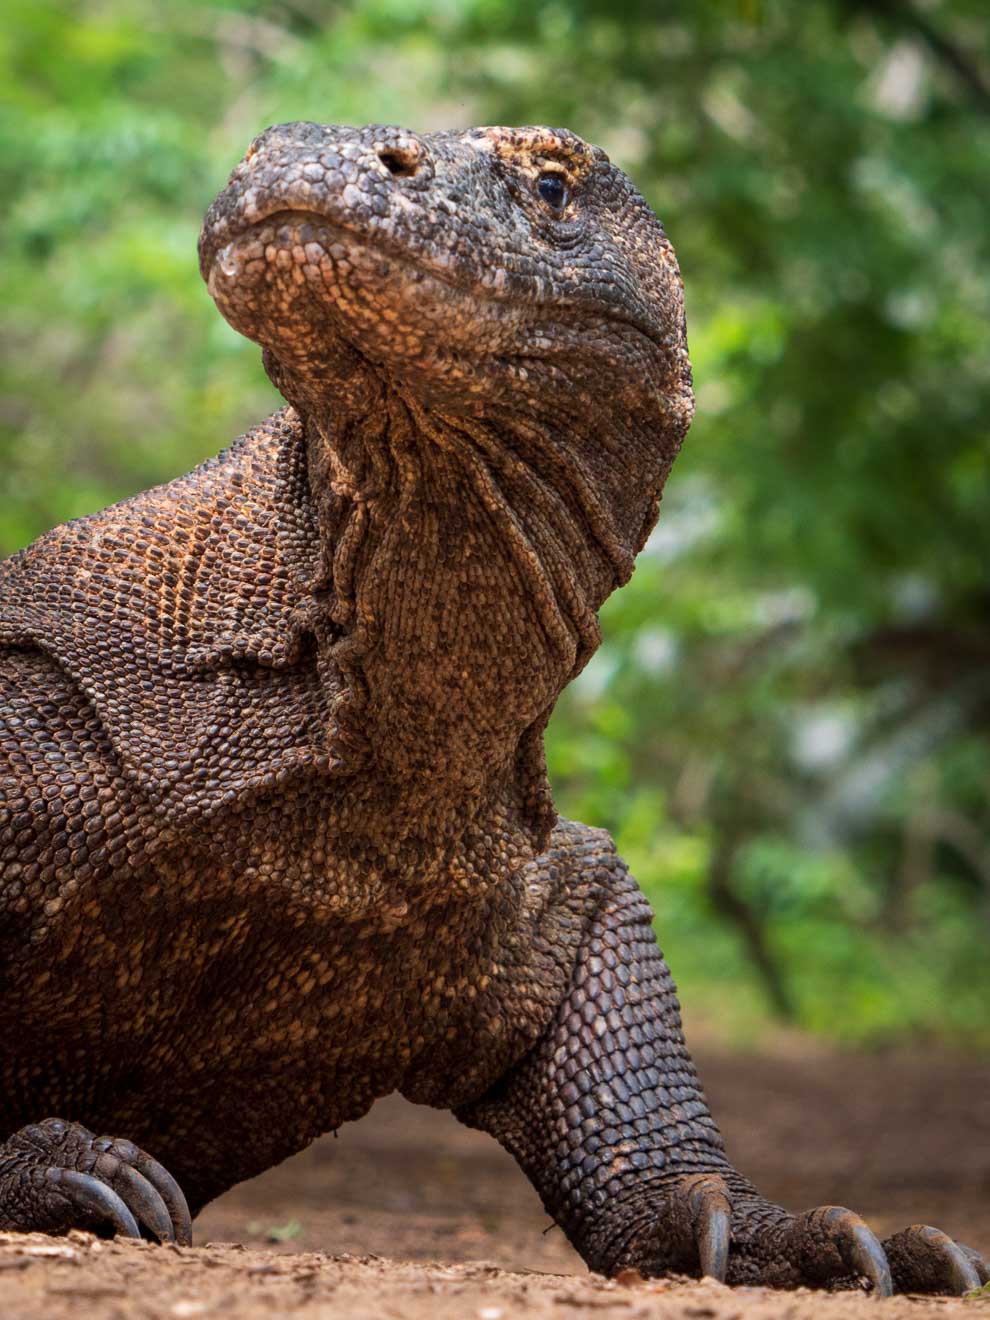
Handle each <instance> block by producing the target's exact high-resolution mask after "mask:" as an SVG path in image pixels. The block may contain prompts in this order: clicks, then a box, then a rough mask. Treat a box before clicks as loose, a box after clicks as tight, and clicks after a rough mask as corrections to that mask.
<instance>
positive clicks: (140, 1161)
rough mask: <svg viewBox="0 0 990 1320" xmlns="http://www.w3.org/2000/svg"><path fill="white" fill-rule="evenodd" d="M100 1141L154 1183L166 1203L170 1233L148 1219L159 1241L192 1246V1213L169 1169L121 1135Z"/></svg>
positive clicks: (148, 1224)
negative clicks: (161, 1230) (163, 1232)
mask: <svg viewBox="0 0 990 1320" xmlns="http://www.w3.org/2000/svg"><path fill="white" fill-rule="evenodd" d="M99 1144H100V1146H101V1148H102V1149H103V1150H106V1151H108V1152H110V1153H112V1154H114V1155H116V1156H117V1157H118V1159H120V1160H122V1161H123V1162H124V1163H125V1164H128V1165H130V1166H131V1168H132V1169H135V1170H136V1171H137V1172H138V1174H140V1175H141V1176H142V1178H143V1180H145V1181H146V1182H147V1183H149V1184H150V1185H151V1188H152V1190H153V1191H154V1193H156V1195H157V1198H158V1199H159V1200H160V1201H161V1202H162V1203H163V1204H164V1207H165V1209H166V1211H167V1214H168V1218H169V1220H170V1226H171V1232H170V1233H167V1234H166V1235H164V1236H163V1234H162V1233H161V1232H159V1230H158V1228H156V1227H155V1226H154V1225H153V1224H151V1223H147V1221H145V1222H146V1223H147V1227H148V1228H150V1229H151V1231H152V1232H153V1233H154V1234H155V1236H156V1237H157V1238H158V1240H159V1241H160V1242H170V1241H173V1240H174V1241H175V1242H177V1243H178V1244H179V1245H180V1246H182V1247H189V1246H192V1216H191V1215H190V1213H189V1206H188V1204H187V1202H186V1198H185V1195H184V1194H183V1191H182V1188H181V1187H180V1186H179V1184H178V1183H177V1182H176V1181H175V1179H174V1178H173V1177H172V1175H171V1174H170V1173H169V1171H168V1170H167V1169H166V1168H164V1167H163V1166H162V1165H161V1164H159V1163H158V1161H157V1160H155V1159H152V1157H151V1156H150V1155H149V1154H148V1153H147V1152H146V1151H143V1150H142V1149H141V1147H140V1146H136V1145H135V1144H134V1142H133V1141H125V1140H122V1139H121V1138H119V1137H118V1138H116V1139H115V1138H111V1137H101V1138H100V1142H99Z"/></svg>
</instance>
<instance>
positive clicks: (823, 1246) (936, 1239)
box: [610, 1173, 990, 1297]
mask: <svg viewBox="0 0 990 1320" xmlns="http://www.w3.org/2000/svg"><path fill="white" fill-rule="evenodd" d="M630 1266H631V1267H633V1268H636V1269H639V1270H641V1271H642V1272H643V1273H644V1274H663V1273H670V1272H686V1273H692V1274H702V1275H709V1276H711V1277H712V1278H716V1279H720V1280H723V1281H725V1282H728V1283H730V1284H763V1285H766V1286H769V1287H776V1288H797V1287H801V1286H810V1287H818V1288H842V1287H853V1286H855V1284H856V1283H857V1281H859V1280H865V1281H866V1282H867V1283H868V1284H869V1285H870V1287H871V1290H872V1291H873V1292H874V1293H875V1294H876V1295H877V1296H882V1297H889V1296H890V1295H891V1294H892V1293H894V1292H902V1293H941V1294H951V1295H959V1294H962V1293H967V1292H970V1291H971V1290H973V1289H974V1288H979V1287H980V1286H981V1285H982V1284H984V1283H987V1282H990V1261H988V1260H987V1259H986V1258H984V1257H983V1256H981V1255H980V1254H979V1252H976V1251H974V1250H973V1249H972V1248H971V1247H966V1246H963V1245H962V1243H959V1242H954V1241H953V1240H952V1238H950V1237H948V1236H947V1235H946V1234H945V1233H942V1232H941V1231H940V1230H939V1229H937V1228H929V1227H928V1226H926V1225H924V1224H914V1225H912V1226H911V1227H910V1228H906V1229H904V1230H903V1231H902V1232H900V1233H895V1234H894V1235H893V1237H889V1238H887V1239H886V1240H885V1241H884V1242H880V1240H879V1239H878V1238H877V1237H876V1236H875V1235H874V1233H873V1232H872V1231H871V1230H870V1229H869V1228H868V1227H867V1225H866V1223H865V1222H864V1221H863V1220H862V1219H861V1218H860V1217H859V1215H857V1214H854V1213H853V1212H852V1211H851V1210H846V1209H844V1208H843V1207H842V1206H835V1205H827V1206H820V1207H819V1208H818V1209H816V1210H809V1211H808V1212H807V1213H806V1214H803V1215H798V1216H796V1217H795V1216H793V1215H788V1214H787V1213H786V1212H785V1211H783V1210H781V1209H780V1207H779V1206H775V1205H772V1204H771V1203H770V1202H768V1201H763V1200H761V1199H760V1198H757V1197H755V1196H754V1195H753V1194H752V1193H749V1192H748V1193H744V1194H743V1195H741V1196H736V1197H733V1195H732V1192H731V1191H730V1188H729V1186H728V1184H727V1183H726V1181H725V1180H724V1179H723V1178H722V1177H720V1176H719V1175H718V1174H714V1173H709V1174H695V1175H693V1176H691V1177H688V1178H685V1179H684V1180H683V1181H682V1182H681V1183H680V1184H679V1185H678V1187H677V1188H676V1189H675V1190H674V1191H673V1192H672V1193H670V1194H669V1196H668V1199H667V1202H666V1204H665V1205H664V1206H663V1208H662V1209H661V1210H660V1211H659V1213H658V1214H654V1215H652V1216H651V1222H650V1223H647V1222H646V1221H645V1220H640V1227H639V1229H638V1231H637V1232H636V1233H635V1235H634V1236H633V1237H632V1238H631V1239H628V1240H627V1244H626V1247H625V1248H624V1250H623V1251H622V1252H621V1256H620V1258H619V1259H617V1260H615V1261H613V1262H611V1268H610V1272H612V1273H614V1272H615V1271H616V1270H618V1269H621V1268H627V1267H630Z"/></svg>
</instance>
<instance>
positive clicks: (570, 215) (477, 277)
mask: <svg viewBox="0 0 990 1320" xmlns="http://www.w3.org/2000/svg"><path fill="white" fill-rule="evenodd" d="M200 263H201V269H202V272H203V277H204V279H205V280H206V281H207V283H208V285H209V289H210V293H211V294H212V296H213V298H214V299H215V300H216V303H217V305H218V307H219V308H220V310H221V312H222V313H223V315H224V316H225V317H226V319H227V320H228V321H229V322H230V324H231V325H232V326H234V328H235V329H237V330H239V331H240V332H241V333H242V334H244V335H246V336H248V338H250V339H253V340H256V341H257V342H258V343H259V344H261V345H262V347H263V348H264V349H265V363H266V366H267V368H268V370H269V373H270V374H271V376H272V377H273V379H274V381H275V383H276V385H277V386H278V387H279V389H280V390H281V391H282V392H283V394H285V396H286V397H287V398H288V399H289V401H290V402H291V403H293V404H295V405H296V407H297V408H298V409H299V410H300V411H301V412H302V413H303V414H304V415H305V414H307V413H310V412H320V411H322V410H323V409H324V408H325V407H327V406H329V407H332V408H333V409H334V410H336V411H337V412H340V411H346V410H347V408H348V407H349V406H350V407H353V408H355V409H357V410H359V411H360V410H361V409H362V408H367V407H369V406H374V402H373V401H374V400H375V398H376V397H377V396H376V392H375V386H377V385H382V384H384V385H385V386H387V387H388V388H389V389H390V390H393V391H395V392H397V393H398V394H399V395H400V396H402V397H403V398H405V399H408V400H410V401H415V402H418V403H419V404H420V405H421V406H422V407H424V408H427V409H433V410H437V411H440V412H441V413H449V414H452V415H455V416H457V415H461V416H480V417H486V418H489V419H491V420H492V421H494V422H497V421H498V419H499V417H501V416H506V415H508V416H509V417H511V418H513V419H517V420H518V422H520V423H522V424H531V425H533V426H537V427H539V426H541V425H542V426H546V427H547V428H549V430H550V431H551V432H552V433H553V434H555V435H565V436H567V437H568V438H569V439H570V441H571V445H570V447H571V450H572V452H573V454H574V455H575V456H579V457H580V458H581V459H583V460H584V462H585V464H587V466H588V469H589V472H590V475H591V477H592V481H593V484H594V485H595V486H596V488H597V489H598V491H599V493H600V494H604V495H607V494H608V493H609V487H610V486H613V485H618V486H620V487H625V490H624V491H622V492H621V494H622V495H623V497H624V498H623V501H622V502H623V503H626V504H628V505H630V506H631V507H629V508H627V509H625V510H624V511H623V513H624V516H623V515H622V514H620V515H619V517H618V518H617V522H618V523H619V525H620V529H621V531H622V532H623V533H624V535H623V537H622V539H623V540H624V541H625V542H626V543H627V546H628V548H629V549H632V550H633V551H635V550H636V549H638V548H639V544H641V540H642V537H643V536H645V534H646V532H647V531H648V530H649V525H652V521H653V518H654V517H655V512H656V506H655V501H656V496H657V495H658V494H659V487H660V485H661V484H662V480H663V477H664V476H665V474H666V471H667V469H668V468H669V465H670V462H671V461H672V459H673V457H674V454H675V453H676V450H677V447H678V444H679V441H680V439H681V437H682V435H683V433H684V431H685V430H686V429H687V426H688V424H689V422H690V418H691V414H692V404H693V400H692V392H691V376H690V365H689V362H688V356H687V344H686V338H685V330H684V312H683V301H682V286H681V279H680V274H679V271H678V268H677V263H676V259H675V257H674V253H673V249H672V248H671V246H670V243H669V242H668V240H667V237H666V235H665V233H664V231H663V227H662V226H661V224H660V223H659V221H658V220H657V219H656V217H655V216H654V215H653V213H652V211H651V210H650V208H649V207H648V206H647V204H646V203H645V202H644V201H643V199H642V198H641V197H640V195H639V193H638V192H637V191H636V189H635V188H634V187H633V185H632V183H631V182H630V181H629V179H628V178H627V177H626V175H625V174H623V173H622V171H621V170H619V169H617V168H616V167H615V166H614V165H612V164H611V163H610V162H609V159H608V157H607V156H606V155H605V153H604V152H603V151H602V150H601V149H600V148H598V147H592V146H589V145H587V144H586V143H585V142H583V141H582V140H581V139H580V138H578V137H576V136H575V135H574V134H573V133H570V132H567V131H566V130H558V129H548V128H477V129H469V130H467V131H464V132H460V133H453V132H443V133H433V134H422V135H418V134H415V133H412V132H408V131H406V130H404V129H399V128H391V127H382V126H379V125H371V126H369V127H366V128H361V129H354V128H339V127H333V126H324V125H319V124H310V123H294V124H283V125H280V126H279V127H276V128H270V129H267V130H266V131H265V132H264V133H262V134H261V135H260V136H259V137H257V138H256V139H255V140H254V142H253V143H252V144H251V146H250V147H249V148H248V151H247V154H246V156H245V157H244V159H243V161H241V163H240V164H239V165H238V166H237V167H236V169H235V170H234V172H233V174H232V175H231V177H230V181H229V183H228V184H227V187H226V188H225V189H224V190H223V192H222V193H221V194H220V196H219V197H218V198H217V199H216V201H215V202H214V203H213V205H212V206H211V207H210V210H209V213H208V214H207V217H206V221H205V224H204V228H203V233H202V237H201V239H200ZM630 485H632V486H634V487H635V489H634V490H630V489H629V487H630ZM644 505H645V506H646V507H644ZM615 513H617V514H618V513H619V510H617V509H616V510H615ZM629 515H632V517H631V518H630V516H629ZM644 515H647V516H648V518H649V524H648V525H647V526H644V525H643V524H644V521H645V518H644ZM622 576H625V573H623V574H622Z"/></svg>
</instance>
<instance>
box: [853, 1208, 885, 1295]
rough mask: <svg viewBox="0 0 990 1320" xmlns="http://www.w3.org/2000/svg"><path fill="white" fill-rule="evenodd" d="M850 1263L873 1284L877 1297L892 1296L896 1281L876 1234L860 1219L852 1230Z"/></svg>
mask: <svg viewBox="0 0 990 1320" xmlns="http://www.w3.org/2000/svg"><path fill="white" fill-rule="evenodd" d="M850 1239H851V1241H850V1250H849V1263H850V1265H852V1266H853V1267H854V1268H855V1270H856V1273H857V1274H862V1275H863V1277H864V1278H867V1279H869V1280H870V1282H871V1283H872V1284H873V1292H874V1293H875V1294H876V1296H877V1297H892V1296H893V1293H894V1281H893V1279H892V1278H891V1277H890V1266H889V1265H888V1264H887V1257H886V1256H885V1255H884V1250H883V1247H881V1245H880V1241H879V1239H878V1238H877V1236H876V1234H875V1233H874V1232H873V1231H872V1230H871V1229H869V1228H867V1226H866V1225H865V1224H864V1223H863V1222H862V1221H860V1222H859V1223H858V1224H856V1225H855V1226H854V1227H853V1228H852V1229H851V1232H850Z"/></svg>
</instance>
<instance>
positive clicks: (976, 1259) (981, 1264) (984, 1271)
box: [956, 1242, 990, 1287]
mask: <svg viewBox="0 0 990 1320" xmlns="http://www.w3.org/2000/svg"><path fill="white" fill-rule="evenodd" d="M956 1246H957V1247H958V1248H959V1250H960V1251H961V1252H962V1254H963V1255H964V1256H965V1257H966V1259H967V1260H968V1261H969V1263H970V1265H972V1267H973V1269H974V1270H976V1273H977V1275H978V1276H979V1280H980V1286H981V1287H982V1286H983V1284H985V1283H990V1257H987V1256H982V1255H981V1254H980V1253H979V1252H978V1251H976V1250H975V1249H974V1248H973V1247H967V1246H966V1243H965V1242H957V1243H956Z"/></svg>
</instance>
